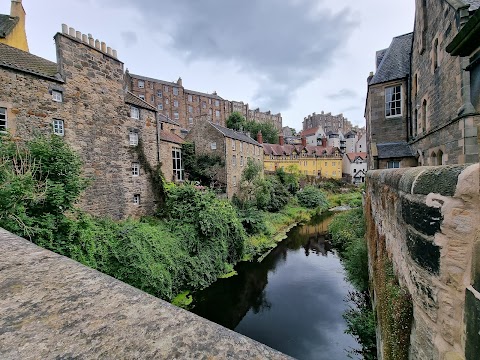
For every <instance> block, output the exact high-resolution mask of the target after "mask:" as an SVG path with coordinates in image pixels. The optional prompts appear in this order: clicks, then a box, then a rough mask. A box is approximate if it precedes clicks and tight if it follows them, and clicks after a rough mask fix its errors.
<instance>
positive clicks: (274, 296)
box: [191, 214, 360, 360]
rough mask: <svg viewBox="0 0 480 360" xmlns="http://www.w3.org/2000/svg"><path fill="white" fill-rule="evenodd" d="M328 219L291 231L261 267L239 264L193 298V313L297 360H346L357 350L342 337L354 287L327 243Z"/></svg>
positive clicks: (318, 218)
mask: <svg viewBox="0 0 480 360" xmlns="http://www.w3.org/2000/svg"><path fill="white" fill-rule="evenodd" d="M331 218H332V217H331V214H326V215H323V216H321V217H317V218H314V219H312V221H311V222H310V223H309V224H306V225H303V226H298V227H296V228H294V229H292V230H291V231H290V232H289V233H288V237H287V239H285V240H284V241H283V242H281V243H280V244H279V245H278V246H277V247H276V248H275V249H274V250H273V251H272V252H271V253H270V254H269V255H268V256H267V257H266V258H265V259H264V260H263V261H262V262H261V263H258V262H251V263H240V264H238V265H237V266H236V268H235V269H236V270H237V272H238V275H236V276H234V277H231V278H229V279H219V280H218V281H217V282H215V283H214V284H213V285H211V286H210V287H208V288H207V289H205V290H202V291H199V292H197V293H195V294H194V302H193V306H194V307H193V309H191V311H192V312H194V313H196V314H198V315H200V316H202V317H204V318H207V319H209V320H211V321H214V322H216V323H218V324H220V325H223V326H225V327H228V328H230V329H232V330H235V331H236V332H239V333H241V334H244V335H246V336H248V337H250V338H252V339H255V340H257V341H259V342H261V343H263V344H266V345H268V346H270V347H272V348H274V349H277V350H279V351H281V352H283V353H285V354H288V355H290V356H293V357H295V358H298V359H315V360H322V359H325V360H337V359H338V360H340V359H341V360H344V359H347V358H348V357H347V355H348V354H347V350H349V349H350V350H351V349H352V348H357V349H358V348H360V346H359V345H358V343H357V342H356V341H355V339H354V338H353V337H352V336H350V335H348V334H345V333H344V331H345V329H346V323H345V321H344V320H343V318H342V314H343V312H344V311H345V310H346V309H347V308H348V303H346V302H345V300H344V299H345V298H346V296H347V294H348V292H349V291H352V290H353V287H352V286H351V285H350V284H349V283H348V282H346V280H345V278H344V277H345V273H344V269H343V267H342V264H341V263H340V259H339V258H338V256H337V255H336V253H335V250H333V249H332V248H331V246H330V245H329V243H328V241H325V233H326V231H327V226H328V223H329V222H330V221H331ZM354 358H355V357H354Z"/></svg>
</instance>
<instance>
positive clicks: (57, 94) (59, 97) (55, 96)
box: [52, 90, 63, 102]
mask: <svg viewBox="0 0 480 360" xmlns="http://www.w3.org/2000/svg"><path fill="white" fill-rule="evenodd" d="M52 100H53V101H56V102H63V94H62V92H61V91H57V90H52Z"/></svg>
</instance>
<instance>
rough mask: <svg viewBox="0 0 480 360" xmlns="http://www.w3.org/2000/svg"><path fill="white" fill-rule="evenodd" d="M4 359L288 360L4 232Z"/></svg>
mask: <svg viewBox="0 0 480 360" xmlns="http://www.w3.org/2000/svg"><path fill="white" fill-rule="evenodd" d="M0 253H1V254H2V261H1V265H0V358H1V359H4V360H13V359H15V360H16V359H24V360H28V359H206V358H208V359H288V358H289V357H287V356H286V355H283V354H281V353H279V352H276V351H274V350H272V349H270V348H268V347H266V346H264V345H262V344H260V343H258V342H256V341H254V340H251V339H248V338H246V337H245V336H242V335H240V334H237V333H235V332H233V331H230V330H228V329H225V328H223V327H221V326H219V325H216V324H214V323H212V322H210V321H208V320H205V319H202V318H200V317H198V316H196V315H194V314H192V313H189V312H187V311H184V310H181V309H179V308H176V307H175V306H173V305H170V304H169V303H166V302H164V301H162V300H160V299H157V298H155V297H153V296H150V295H148V294H146V293H144V292H142V291H140V290H138V289H135V288H133V287H131V286H129V285H127V284H125V283H122V282H120V281H118V280H116V279H114V278H112V277H110V276H107V275H104V274H102V273H99V272H98V271H95V270H92V269H89V268H87V267H85V266H83V265H81V264H79V263H77V262H75V261H73V260H70V259H68V258H65V257H63V256H60V255H57V254H55V253H52V252H50V251H47V250H44V249H42V248H39V247H37V246H36V245H34V244H32V243H30V242H29V241H27V240H25V239H22V238H19V237H17V236H15V235H12V234H10V233H8V232H6V231H5V230H3V229H0Z"/></svg>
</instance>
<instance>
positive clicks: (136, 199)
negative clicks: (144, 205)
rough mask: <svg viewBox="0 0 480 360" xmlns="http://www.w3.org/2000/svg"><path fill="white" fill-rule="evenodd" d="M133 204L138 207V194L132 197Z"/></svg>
mask: <svg viewBox="0 0 480 360" xmlns="http://www.w3.org/2000/svg"><path fill="white" fill-rule="evenodd" d="M133 203H134V204H135V205H140V194H135V195H133Z"/></svg>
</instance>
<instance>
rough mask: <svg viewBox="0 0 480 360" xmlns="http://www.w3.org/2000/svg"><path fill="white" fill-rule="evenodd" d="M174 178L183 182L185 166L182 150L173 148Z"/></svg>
mask: <svg viewBox="0 0 480 360" xmlns="http://www.w3.org/2000/svg"><path fill="white" fill-rule="evenodd" d="M172 160H173V176H174V177H175V180H176V181H183V164H182V150H181V149H180V148H173V150H172Z"/></svg>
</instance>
